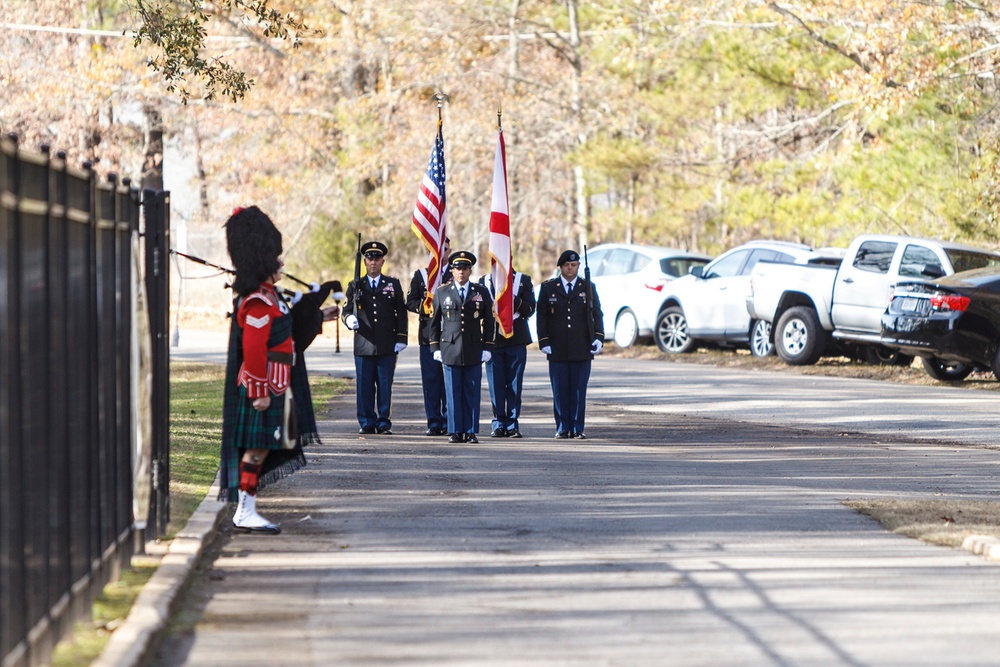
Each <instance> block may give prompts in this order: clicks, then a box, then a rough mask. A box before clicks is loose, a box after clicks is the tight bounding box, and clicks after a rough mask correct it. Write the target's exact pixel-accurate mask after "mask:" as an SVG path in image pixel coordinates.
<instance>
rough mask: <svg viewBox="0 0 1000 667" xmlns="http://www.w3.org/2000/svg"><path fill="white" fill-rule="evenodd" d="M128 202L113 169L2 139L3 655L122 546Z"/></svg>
mask: <svg viewBox="0 0 1000 667" xmlns="http://www.w3.org/2000/svg"><path fill="white" fill-rule="evenodd" d="M153 195H158V196H155V197H153V199H154V200H160V201H161V203H162V200H163V199H164V196H163V193H153ZM141 212H142V207H141V205H140V197H139V193H138V191H137V190H136V189H135V188H132V187H130V184H129V182H128V181H127V180H123V181H122V182H117V181H116V180H115V179H113V178H112V179H109V180H108V182H107V183H101V184H98V183H97V179H96V178H95V175H94V173H93V171H92V170H91V169H89V167H88V166H87V165H85V166H84V168H82V169H76V168H73V167H70V166H68V165H67V164H66V159H65V156H63V155H61V154H60V155H56V156H52V155H50V154H49V153H48V152H46V151H43V152H42V153H28V152H25V151H21V150H19V147H18V145H17V141H16V139H15V138H13V137H4V138H0V665H2V667H23V666H30V665H38V664H44V663H46V662H47V661H48V659H49V655H50V653H51V649H52V647H53V646H54V645H55V643H56V642H57V641H58V640H59V639H61V638H62V637H63V636H65V635H66V634H67V632H68V631H70V630H71V629H72V626H73V624H74V623H75V622H76V621H78V620H83V619H87V618H89V617H90V614H91V608H92V604H93V600H94V597H95V596H96V595H97V594H99V593H100V591H101V589H102V588H103V586H104V585H105V584H106V583H108V582H109V581H112V580H114V579H115V578H116V577H117V576H118V573H119V572H120V570H121V569H122V568H124V567H127V566H128V564H129V560H130V558H131V556H132V554H133V551H134V544H135V539H134V530H135V528H134V526H135V523H136V522H135V521H134V516H133V515H134V513H135V511H136V510H135V508H134V503H133V463H134V460H135V455H136V454H135V451H134V450H135V445H136V438H135V430H134V429H135V419H134V417H133V414H134V410H133V408H134V401H133V391H132V390H133V386H132V383H133V380H132V378H133V375H132V372H133V364H134V362H133V355H132V349H133V343H134V339H133V338H132V332H133V315H132V312H133V304H134V299H133V296H134V295H133V280H132V276H133V273H132V271H133V263H134V252H133V239H134V235H135V234H136V233H137V231H138V229H139V222H140V217H141V215H140V214H141ZM167 212H168V207H163V206H161V208H160V210H159V214H161V215H166V214H167ZM147 213H148V211H147ZM146 224H147V226H149V224H150V221H149V220H147V221H146ZM155 224H157V225H159V228H161V229H166V227H167V225H166V224H165V223H164V221H163V220H159V221H155ZM164 241H165V239H164ZM164 256H165V255H164ZM161 262H162V264H163V265H164V266H165V261H163V260H162V259H161ZM164 273H165V272H164ZM163 280H165V278H163ZM164 308H165V305H164ZM164 336H165V334H164ZM155 345H156V343H155V340H154V342H153V346H154V348H155ZM154 356H155V353H154ZM164 371H165V369H164ZM164 382H168V380H166V379H162V378H161V381H160V383H161V384H162V383H164ZM153 385H154V387H155V386H156V385H157V382H156V381H155V380H154V382H153ZM154 393H155V389H154ZM160 400H164V399H163V397H162V396H161V397H160ZM165 410H166V407H165V404H163V405H161V406H160V407H159V412H160V413H163V412H165ZM153 419H154V424H155V423H156V419H157V417H156V416H154V418H153ZM164 421H165V420H164ZM161 437H163V438H165V437H166V436H165V435H163V436H161ZM156 456H157V455H156V454H155V453H154V454H153V457H154V458H155V457H156ZM162 456H163V458H165V455H162ZM165 479H166V478H164V480H165ZM156 483H157V482H156V481H155V480H154V481H153V485H154V487H155V486H156ZM162 485H163V487H164V488H163V489H162V496H163V497H165V496H166V489H165V485H166V482H165V481H163V482H162ZM156 495H157V494H156V492H155V491H154V496H156ZM157 497H159V496H157ZM142 519H143V520H145V519H146V517H145V516H143V517H142ZM140 523H141V522H140ZM154 525H155V521H154Z"/></svg>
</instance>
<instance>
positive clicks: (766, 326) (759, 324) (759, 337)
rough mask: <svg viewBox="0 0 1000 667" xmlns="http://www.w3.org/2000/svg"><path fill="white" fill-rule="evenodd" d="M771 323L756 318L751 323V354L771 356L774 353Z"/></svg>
mask: <svg viewBox="0 0 1000 667" xmlns="http://www.w3.org/2000/svg"><path fill="white" fill-rule="evenodd" d="M770 339H771V323H770V322H767V321H765V320H754V321H753V324H751V325H750V354H752V355H753V356H755V357H769V356H771V354H773V353H774V345H772V344H771V340H770Z"/></svg>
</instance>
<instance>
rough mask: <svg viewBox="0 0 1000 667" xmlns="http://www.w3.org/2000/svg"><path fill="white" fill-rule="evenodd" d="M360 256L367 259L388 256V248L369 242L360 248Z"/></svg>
mask: <svg viewBox="0 0 1000 667" xmlns="http://www.w3.org/2000/svg"><path fill="white" fill-rule="evenodd" d="M361 254H362V255H364V256H365V257H367V258H368V259H375V258H376V257H384V256H385V255H388V254H389V248H388V247H387V246H386V245H385V244H384V243H379V242H378V241H369V242H368V243H366V244H364V245H363V246H361Z"/></svg>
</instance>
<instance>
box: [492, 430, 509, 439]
mask: <svg viewBox="0 0 1000 667" xmlns="http://www.w3.org/2000/svg"><path fill="white" fill-rule="evenodd" d="M508 436H510V434H509V433H507V430H506V429H502V428H497V429H493V432H492V433H490V437H491V438H506V437H508Z"/></svg>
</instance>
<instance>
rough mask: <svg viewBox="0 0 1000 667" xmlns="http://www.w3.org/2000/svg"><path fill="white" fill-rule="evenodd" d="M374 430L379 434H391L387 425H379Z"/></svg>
mask: <svg viewBox="0 0 1000 667" xmlns="http://www.w3.org/2000/svg"><path fill="white" fill-rule="evenodd" d="M375 432H376V433H378V434H379V435H392V431H390V430H389V427H388V426H379V427H378V428H377V429H375Z"/></svg>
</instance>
